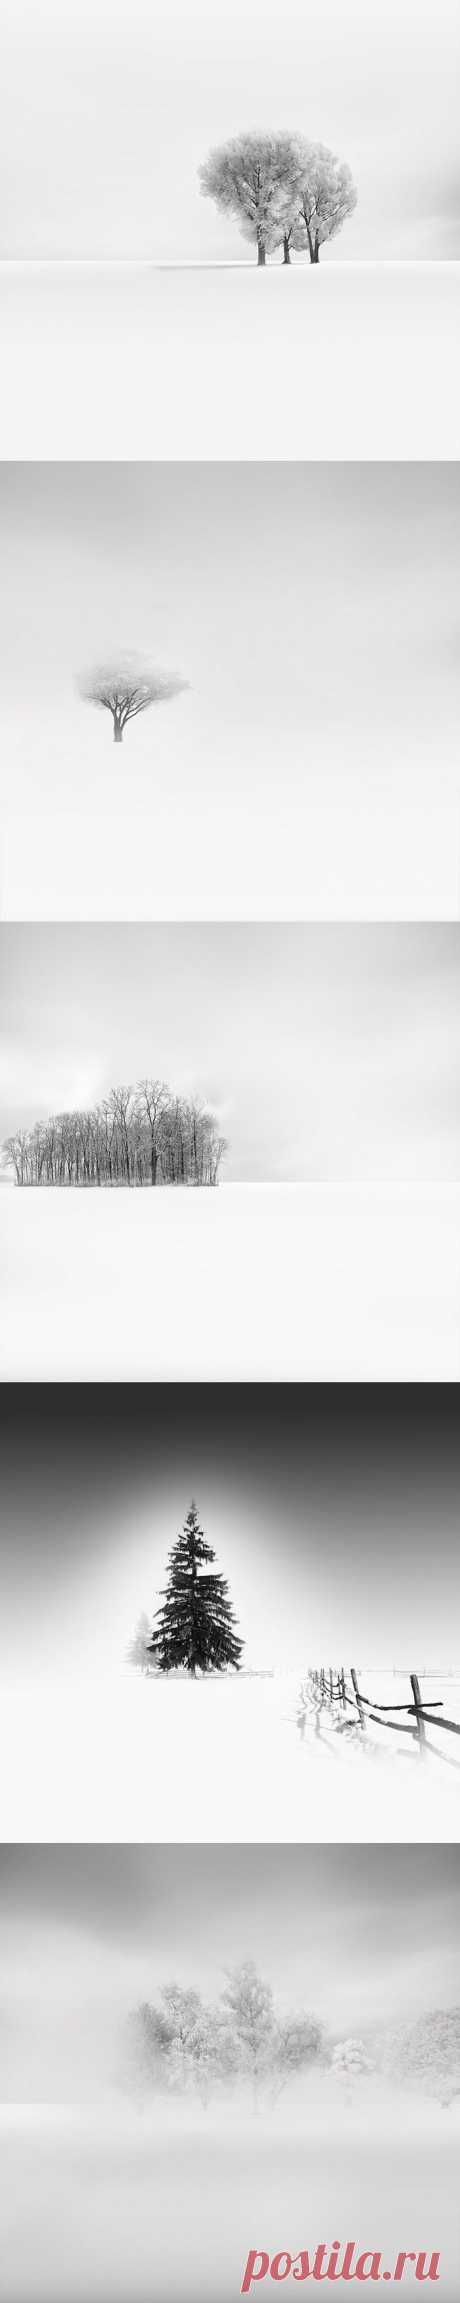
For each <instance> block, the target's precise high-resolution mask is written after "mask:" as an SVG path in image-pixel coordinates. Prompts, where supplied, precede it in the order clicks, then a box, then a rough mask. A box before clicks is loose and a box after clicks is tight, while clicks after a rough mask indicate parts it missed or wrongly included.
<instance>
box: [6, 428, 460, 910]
mask: <svg viewBox="0 0 460 2303" xmlns="http://www.w3.org/2000/svg"><path fill="white" fill-rule="evenodd" d="M0 509H1V536H2V542H1V552H2V557H3V566H4V587H3V592H4V602H3V638H4V671H3V676H2V693H1V699H0V732H1V746H0V753H1V770H0V772H1V776H2V781H3V790H4V807H5V809H6V810H9V809H11V808H12V807H13V806H14V808H15V809H16V810H18V811H22V812H24V814H27V812H28V810H29V809H31V810H32V811H35V812H36V811H37V805H38V795H39V798H40V808H41V809H42V810H44V812H45V816H46V814H47V813H48V812H51V811H52V810H54V811H58V812H61V813H62V812H63V813H64V816H65V814H66V813H67V811H70V812H71V813H72V812H76V811H80V812H82V813H83V814H84V813H85V811H86V812H87V813H88V817H89V818H93V817H94V815H95V814H96V815H97V811H98V808H99V809H100V810H101V811H102V814H103V815H104V816H106V817H110V816H111V815H112V813H113V812H114V811H115V814H117V813H120V812H123V811H124V812H126V809H127V807H128V806H129V809H130V810H132V811H133V812H134V815H135V816H136V815H137V813H138V811H139V810H140V809H142V810H143V811H145V812H146V813H148V814H151V817H152V824H151V830H150V834H149V836H150V839H151V843H152V848H154V847H156V845H157V843H158V840H159V838H161V831H160V825H161V817H162V812H163V811H164V806H165V801H167V806H168V813H169V815H172V816H173V818H174V816H176V817H177V818H178V819H179V820H182V818H183V816H184V815H185V818H186V819H187V818H188V819H189V825H190V831H189V838H190V857H191V877H193V843H194V842H196V840H197V825H198V837H199V838H200V839H201V841H202V840H203V838H204V828H203V826H202V811H203V812H206V810H207V807H209V811H210V813H211V821H213V819H214V816H215V812H216V804H217V803H218V810H219V820H220V813H221V811H222V810H225V815H227V813H228V811H229V810H230V811H238V810H239V811H240V814H241V819H242V826H241V839H242V841H244V820H245V817H246V816H247V814H248V812H249V811H250V809H251V807H253V808H254V812H255V813H258V815H259V818H260V819H261V820H262V821H263V822H265V820H266V818H267V814H270V812H271V811H273V810H274V809H276V810H277V815H278V820H279V814H280V803H281V795H282V797H283V801H284V804H285V807H286V813H287V815H288V811H289V812H290V813H291V817H292V823H293V834H294V837H296V836H297V834H296V833H295V831H294V827H295V826H296V825H298V834H299V836H301V837H302V838H303V839H304V840H305V843H306V845H308V839H309V832H310V836H311V816H312V810H313V809H314V808H315V807H317V806H318V805H319V806H323V807H326V806H328V808H329V811H330V815H331V819H332V820H333V819H334V815H335V811H336V810H337V808H339V810H340V814H341V818H344V814H345V811H344V803H345V802H346V799H347V796H348V807H349V811H350V822H349V845H350V849H352V846H353V808H354V802H355V800H356V799H357V798H359V799H360V802H361V804H362V802H363V800H364V801H365V802H366V804H367V805H368V806H369V807H372V798H373V797H374V800H375V802H376V804H377V805H378V807H379V810H380V809H381V802H382V793H384V794H386V799H387V803H389V801H390V798H391V803H392V805H393V807H395V808H396V809H399V810H404V809H407V808H410V809H412V810H413V814H414V845H415V841H416V837H417V836H418V823H419V820H420V818H421V817H423V813H424V811H428V812H432V811H433V809H434V808H435V807H436V808H439V805H440V802H441V801H442V799H443V798H445V797H447V796H450V795H451V793H452V791H454V792H455V793H456V794H457V793H458V713H459V658H458V566H459V552H460V475H459V467H458V466H457V465H454V466H443V465H442V464H427V465H425V464H414V465H410V464H409V465H406V466H405V465H402V464H389V465H387V464H381V465H379V464H377V465H376V464H369V463H364V464H351V465H347V464H345V465H340V464H339V465H337V464H331V465H328V464H320V465H318V466H315V464H308V463H306V464H301V465H297V466H292V465H289V464H287V465H286V464H279V463H278V464H274V465H267V464H263V465H258V464H252V465H251V464H237V465H225V464H223V465H206V464H205V465H193V464H191V465H190V464H189V465H187V464H177V465H174V464H173V465H171V464H166V465H162V464H150V465H136V464H131V465H127V464H122V465H117V466H116V467H114V466H113V465H110V464H109V465H105V464H104V463H102V464H99V465H97V464H83V465H80V464H77V465H65V464H64V465H60V464H57V465H54V464H53V463H44V464H36V465H30V464H24V465H13V466H10V465H8V464H4V465H3V466H1V467H0ZM427 633H429V646H428V645H427ZM119 649H121V650H122V652H123V653H125V652H126V650H130V651H131V650H132V651H138V652H139V654H140V655H141V656H145V655H146V656H147V657H148V658H149V659H151V660H152V661H153V663H154V664H155V665H157V666H158V667H159V668H160V669H163V670H166V671H171V670H172V671H173V672H177V673H179V674H180V676H181V678H182V679H183V680H185V681H186V682H188V690H187V692H186V693H183V694H182V695H180V696H179V697H178V698H176V699H175V701H174V702H170V703H168V704H167V705H162V706H161V707H158V709H156V710H152V711H151V712H148V713H147V714H145V716H143V717H142V718H140V719H138V720H137V721H136V722H135V723H134V725H133V726H132V727H131V728H130V729H128V731H127V734H126V737H125V741H124V744H123V745H122V746H121V747H120V748H119V749H118V750H115V749H114V745H113V742H112V727H111V722H110V720H109V718H108V716H107V715H106V714H104V713H102V712H98V711H96V710H94V709H92V708H91V707H90V706H89V705H85V704H83V703H82V702H81V700H80V697H79V694H78V690H77V679H78V676H79V675H80V674H81V672H82V671H85V670H86V668H87V666H89V665H91V664H92V663H93V662H94V661H95V662H96V663H97V662H98V661H100V660H101V659H102V660H104V659H105V657H106V656H107V655H108V656H109V657H110V656H111V655H112V652H113V651H115V652H116V651H117V650H119ZM345 821H346V818H345ZM200 826H201V827H202V828H201V832H200ZM88 839H89V846H90V845H91V840H90V834H89V835H88ZM155 909H156V910H157V907H155ZM75 910H76V914H77V916H78V903H77V904H76V906H75ZM211 916H212V891H211Z"/></svg>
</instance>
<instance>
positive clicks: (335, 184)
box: [280, 136, 358, 264]
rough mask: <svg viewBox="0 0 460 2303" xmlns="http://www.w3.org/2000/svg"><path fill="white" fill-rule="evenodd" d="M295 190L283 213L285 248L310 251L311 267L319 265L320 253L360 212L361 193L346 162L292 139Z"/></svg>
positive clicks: (319, 146) (321, 148) (317, 146)
mask: <svg viewBox="0 0 460 2303" xmlns="http://www.w3.org/2000/svg"><path fill="white" fill-rule="evenodd" d="M291 165H292V175H291V188H290V191H289V189H288V191H287V193H286V196H285V200H284V203H283V205H282V207H281V209H280V216H281V221H282V222H283V228H284V244H285V249H286V243H287V245H288V248H297V249H300V250H304V251H305V252H306V251H307V250H308V254H309V258H310V263H311V264H319V252H320V248H322V247H323V246H324V244H325V242H326V241H327V240H333V239H335V237H336V234H337V232H340V231H341V229H342V224H344V223H345V222H346V218H347V216H351V215H352V214H353V209H354V208H356V202H357V197H358V195H357V192H356V188H355V185H354V183H353V177H352V174H351V169H350V168H349V167H348V166H347V163H346V161H344V160H337V159H336V157H335V153H334V152H329V151H328V150H327V146H326V145H325V144H308V143H307V142H306V140H304V139H303V138H302V137H300V136H299V137H297V138H293V139H292V163H291Z"/></svg>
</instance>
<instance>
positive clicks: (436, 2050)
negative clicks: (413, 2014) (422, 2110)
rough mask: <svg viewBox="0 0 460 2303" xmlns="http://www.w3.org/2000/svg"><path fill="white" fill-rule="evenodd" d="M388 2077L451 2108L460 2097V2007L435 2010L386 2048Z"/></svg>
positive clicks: (397, 2034)
mask: <svg viewBox="0 0 460 2303" xmlns="http://www.w3.org/2000/svg"><path fill="white" fill-rule="evenodd" d="M383 2069H384V2071H385V2073H386V2075H387V2077H389V2078H391V2079H396V2080H397V2081H401V2082H403V2083H404V2084H405V2085H406V2086H409V2087H412V2088H416V2089H417V2090H420V2091H421V2092H422V2093H423V2094H425V2093H426V2094H428V2095H435V2096H437V2098H438V2101H439V2102H440V2103H442V2104H443V2105H444V2106H445V2107H447V2106H448V2105H449V2104H450V2103H452V2102H453V2101H454V2099H455V2097H456V2096H458V2095H460V2007H441V2008H434V2009H433V2010H432V2011H431V2012H430V2013H428V2014H425V2015H420V2016H418V2018H417V2021H416V2022H415V2023H413V2024H411V2025H410V2026H409V2027H408V2028H407V2029H405V2030H402V2029H401V2030H398V2031H397V2032H393V2033H392V2034H390V2036H389V2038H388V2039H387V2040H386V2041H385V2042H384V2046H383Z"/></svg>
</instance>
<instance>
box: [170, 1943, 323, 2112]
mask: <svg viewBox="0 0 460 2303" xmlns="http://www.w3.org/2000/svg"><path fill="white" fill-rule="evenodd" d="M322 2051H323V2034H322V2028H321V2024H320V2023H318V2022H316V2021H315V2020H314V2018H313V2017H312V2016H310V2015H304V2014H302V2013H296V2014H293V2015H290V2016H286V2017H284V2016H281V2015H279V2014H277V2011H276V2008H275V2004H274V1997H273V1992H272V1989H271V1985H270V1984H269V1983H265V1982H264V1981H263V1980H262V1979H261V1977H260V1976H259V1975H258V1974H257V1969H256V1967H255V1966H254V1964H253V1961H252V1960H250V1959H247V1960H245V1961H243V1964H242V1965H241V1966H240V1967H236V1968H233V1969H231V1970H230V1972H229V1974H228V1976H227V1980H226V1983H225V1987H224V1990H223V1991H222V1993H221V1996H220V1998H219V1999H218V2001H217V2003H216V2004H214V2005H211V2004H210V2003H209V2002H208V2001H206V2000H205V1999H203V1997H202V1994H201V1992H200V1991H195V1990H187V1989H183V1988H182V1987H181V1985H180V1984H178V1983H171V1984H168V1985H167V1986H166V1987H165V1989H164V1990H163V1991H161V1992H160V1994H159V1999H158V2000H157V2001H156V2003H155V2002H154V2003H150V2002H149V2001H147V2002H144V2004H143V2005H142V2006H141V2007H138V2008H136V2009H135V2010H134V2012H133V2014H132V2015H131V2017H130V2019H129V2030H128V2052H127V2066H128V2080H129V2082H130V2084H131V2085H132V2086H133V2087H134V2088H135V2090H136V2091H137V2092H139V2093H141V2094H149V2093H150V2092H151V2091H156V2090H163V2091H165V2092H166V2093H168V2094H192V2095H193V2094H196V2095H197V2096H198V2097H199V2099H200V2101H201V2102H202V2103H204V2104H206V2103H207V2102H208V2101H209V2098H210V2095H211V2094H212V2093H213V2092H214V2091H215V2090H216V2089H222V2090H227V2089H228V2088H231V2087H232V2086H234V2085H237V2084H238V2083H239V2084H240V2085H243V2086H245V2087H247V2089H248V2090H249V2092H250V2095H251V2097H252V2101H253V2105H254V2108H255V2109H257V2108H258V2105H259V2103H260V2102H261V2101H262V2100H263V2099H264V2098H266V2097H268V2098H269V2099H271V2100H272V2101H276V2100H277V2098H278V2096H279V2095H280V2094H281V2093H282V2090H283V2088H284V2087H285V2086H286V2085H287V2082H288V2080H289V2079H290V2078H292V2077H293V2076H294V2074H295V2073H298V2072H300V2071H303V2070H305V2069H306V2068H307V2067H308V2066H309V2065H312V2064H314V2063H318V2062H319V2061H320V2058H321V2054H322Z"/></svg>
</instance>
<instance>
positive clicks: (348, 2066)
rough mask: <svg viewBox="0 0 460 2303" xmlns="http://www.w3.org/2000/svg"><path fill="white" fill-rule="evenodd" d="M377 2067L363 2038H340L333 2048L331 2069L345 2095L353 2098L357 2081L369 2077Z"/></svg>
mask: <svg viewBox="0 0 460 2303" xmlns="http://www.w3.org/2000/svg"><path fill="white" fill-rule="evenodd" d="M374 2069H375V2065H374V2063H373V2061H372V2057H371V2056H370V2055H369V2053H368V2049H367V2048H366V2047H365V2046H364V2042H363V2040H362V2039H354V2038H350V2039H339V2040H338V2042H337V2046H336V2047H334V2048H333V2050H332V2057H331V2071H332V2074H333V2077H334V2079H338V2080H340V2083H341V2085H342V2086H343V2088H344V2091H345V2095H346V2096H347V2097H348V2098H351V2096H352V2095H353V2092H354V2088H355V2085H356V2083H357V2082H358V2083H359V2081H360V2080H361V2079H368V2078H369V2076H370V2073H371V2071H373V2070H374Z"/></svg>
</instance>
